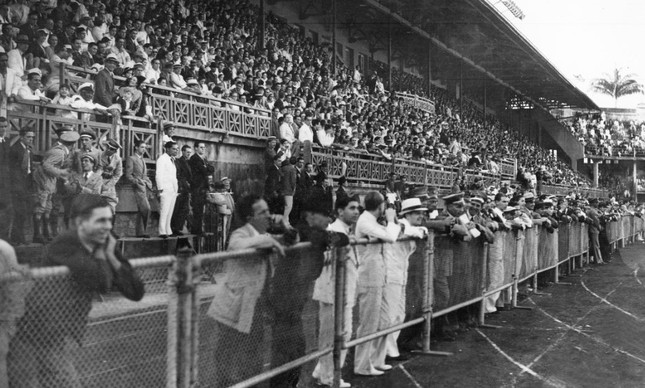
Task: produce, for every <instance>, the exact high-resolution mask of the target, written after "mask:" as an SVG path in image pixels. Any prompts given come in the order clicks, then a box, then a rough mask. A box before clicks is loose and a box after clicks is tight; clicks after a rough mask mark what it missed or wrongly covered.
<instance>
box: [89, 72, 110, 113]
mask: <svg viewBox="0 0 645 388" xmlns="http://www.w3.org/2000/svg"><path fill="white" fill-rule="evenodd" d="M94 90H95V92H94V102H95V103H97V104H101V105H103V106H105V107H109V106H110V105H112V102H113V101H114V77H113V76H112V74H111V73H110V72H109V71H108V70H107V69H103V70H101V71H99V72H98V74H96V77H95V78H94Z"/></svg>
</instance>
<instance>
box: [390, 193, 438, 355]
mask: <svg viewBox="0 0 645 388" xmlns="http://www.w3.org/2000/svg"><path fill="white" fill-rule="evenodd" d="M427 210H428V208H426V207H425V206H423V204H422V203H421V200H420V199H419V198H409V199H406V200H403V202H401V212H400V214H399V216H400V217H401V218H400V219H399V225H401V226H402V227H401V234H402V236H406V237H414V238H417V239H421V238H424V237H425V236H426V235H427V234H428V229H427V228H425V227H423V226H421V224H422V222H423V216H424V213H425V212H426V211H427ZM415 249H416V243H415V241H401V242H396V243H394V244H383V255H384V256H385V273H386V274H385V287H384V288H383V305H382V309H383V310H384V311H385V322H384V327H383V328H387V327H392V326H395V325H399V324H401V323H403V321H404V320H405V296H406V295H405V288H406V284H407V280H408V267H409V259H410V256H411V255H412V253H414V251H415ZM399 333H400V332H399V331H397V332H394V333H391V334H388V335H387V336H386V337H385V342H386V355H387V356H388V357H389V358H391V359H393V360H397V359H398V360H401V359H402V358H401V353H400V352H399V347H398V346H397V339H398V338H399Z"/></svg>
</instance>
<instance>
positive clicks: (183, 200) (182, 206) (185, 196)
mask: <svg viewBox="0 0 645 388" xmlns="http://www.w3.org/2000/svg"><path fill="white" fill-rule="evenodd" d="M189 204H190V193H179V195H177V201H176V202H175V210H174V211H173V212H172V220H171V221H170V228H171V229H172V232H173V233H175V234H179V233H181V231H182V230H184V224H185V223H186V220H187V219H188V213H189V212H190V209H189Z"/></svg>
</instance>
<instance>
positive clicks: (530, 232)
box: [518, 226, 539, 279]
mask: <svg viewBox="0 0 645 388" xmlns="http://www.w3.org/2000/svg"><path fill="white" fill-rule="evenodd" d="M538 233H539V227H538V226H534V227H532V228H529V229H526V230H525V231H524V246H523V251H522V268H521V269H520V271H519V276H518V278H519V279H526V278H528V277H529V276H531V275H532V274H533V273H535V271H536V270H537V264H538V263H537V243H538Z"/></svg>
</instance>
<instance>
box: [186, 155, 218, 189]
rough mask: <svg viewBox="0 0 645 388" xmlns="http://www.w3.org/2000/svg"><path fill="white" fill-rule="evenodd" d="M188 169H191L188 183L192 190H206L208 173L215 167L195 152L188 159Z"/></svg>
mask: <svg viewBox="0 0 645 388" xmlns="http://www.w3.org/2000/svg"><path fill="white" fill-rule="evenodd" d="M189 165H190V169H191V171H192V179H191V182H190V185H191V186H192V190H193V192H199V191H206V190H208V175H209V174H212V173H213V172H214V171H215V168H214V167H213V166H211V165H210V164H208V163H207V162H206V159H202V157H201V156H199V155H197V154H195V155H193V156H191V157H190V160H189Z"/></svg>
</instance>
